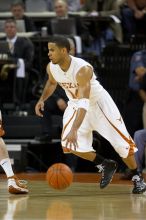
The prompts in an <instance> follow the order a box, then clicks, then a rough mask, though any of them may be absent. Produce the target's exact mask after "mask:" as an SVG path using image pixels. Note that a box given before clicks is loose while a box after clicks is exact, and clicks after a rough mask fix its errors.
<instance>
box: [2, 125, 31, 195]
mask: <svg viewBox="0 0 146 220" xmlns="http://www.w3.org/2000/svg"><path fill="white" fill-rule="evenodd" d="M3 134H4V130H3V128H2V123H1V122H0V166H1V167H2V168H3V170H4V172H5V174H6V176H7V178H8V191H9V192H10V193H12V194H24V193H28V189H27V185H26V183H25V182H24V181H20V180H18V178H17V177H16V176H15V175H14V172H13V170H12V165H11V162H10V158H9V155H8V151H7V149H6V145H5V142H4V141H3V139H2V137H1V136H2V135H3Z"/></svg>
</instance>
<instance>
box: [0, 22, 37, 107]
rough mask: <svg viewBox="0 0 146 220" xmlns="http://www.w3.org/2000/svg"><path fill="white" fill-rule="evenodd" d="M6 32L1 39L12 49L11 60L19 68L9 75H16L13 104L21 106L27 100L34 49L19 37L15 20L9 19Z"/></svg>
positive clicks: (23, 38) (27, 40)
mask: <svg viewBox="0 0 146 220" xmlns="http://www.w3.org/2000/svg"><path fill="white" fill-rule="evenodd" d="M4 32H5V33H6V37H5V38H1V39H2V40H6V41H7V42H8V44H9V49H10V54H9V58H10V59H11V61H12V62H13V63H15V64H16V66H17V67H16V69H10V70H9V73H8V75H11V76H12V75H14V79H13V80H14V82H15V83H14V84H15V88H14V97H13V102H15V103H16V104H18V105H20V104H22V103H23V101H24V99H25V92H26V90H27V88H26V86H27V82H28V78H29V71H30V69H31V67H32V62H33V58H34V47H33V44H32V42H31V41H30V40H29V39H27V38H25V37H18V36H17V27H16V22H15V20H13V19H8V20H6V21H5V24H4ZM11 72H13V73H11ZM10 84H12V81H10ZM11 92H12V91H11ZM3 95H4V94H3Z"/></svg>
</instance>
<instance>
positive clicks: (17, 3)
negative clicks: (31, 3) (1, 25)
mask: <svg viewBox="0 0 146 220" xmlns="http://www.w3.org/2000/svg"><path fill="white" fill-rule="evenodd" d="M15 6H21V7H22V8H23V9H25V4H24V2H23V1H21V0H14V1H13V2H12V3H11V8H12V7H15Z"/></svg>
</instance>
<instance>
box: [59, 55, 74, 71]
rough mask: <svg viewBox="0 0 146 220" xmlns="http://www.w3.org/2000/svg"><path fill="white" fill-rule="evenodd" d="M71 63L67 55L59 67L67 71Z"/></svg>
mask: <svg viewBox="0 0 146 220" xmlns="http://www.w3.org/2000/svg"><path fill="white" fill-rule="evenodd" d="M70 64H71V57H70V56H67V57H66V58H65V59H64V60H63V62H62V63H60V64H59V66H60V68H61V69H62V70H63V71H64V72H67V70H68V69H69V67H70Z"/></svg>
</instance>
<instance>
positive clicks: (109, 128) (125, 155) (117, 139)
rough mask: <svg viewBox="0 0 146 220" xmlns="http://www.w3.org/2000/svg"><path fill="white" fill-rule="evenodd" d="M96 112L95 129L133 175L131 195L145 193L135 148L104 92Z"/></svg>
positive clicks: (121, 120)
mask: <svg viewBox="0 0 146 220" xmlns="http://www.w3.org/2000/svg"><path fill="white" fill-rule="evenodd" d="M103 102H104V103H103ZM105 106H106V107H105ZM97 112H98V114H97V113H96V116H94V117H96V118H98V117H99V115H100V120H99V121H98V124H96V127H95V129H96V130H97V131H98V132H99V133H100V134H101V135H102V136H103V137H104V138H106V139H107V140H108V141H109V142H110V143H111V145H112V146H113V148H114V149H115V151H116V152H117V153H118V154H119V156H120V157H121V158H122V160H123V161H124V163H125V164H126V165H127V166H128V168H129V169H130V170H131V173H132V174H133V177H132V181H133V183H134V188H133V193H142V192H144V191H146V184H145V183H144V181H143V178H142V177H141V175H140V174H139V172H138V169H137V163H136V160H135V156H134V154H135V152H136V151H137V148H136V146H135V143H134V141H133V140H132V138H131V137H130V135H129V133H128V132H127V129H126V127H125V124H124V121H123V119H122V117H121V115H120V112H119V110H118V109H117V106H116V105H115V103H114V102H113V100H112V99H111V97H110V96H109V94H108V93H106V92H104V95H103V96H102V99H101V101H100V102H98V106H97ZM94 121H95V119H94Z"/></svg>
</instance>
